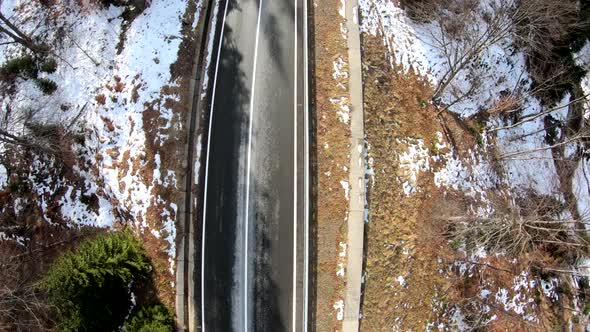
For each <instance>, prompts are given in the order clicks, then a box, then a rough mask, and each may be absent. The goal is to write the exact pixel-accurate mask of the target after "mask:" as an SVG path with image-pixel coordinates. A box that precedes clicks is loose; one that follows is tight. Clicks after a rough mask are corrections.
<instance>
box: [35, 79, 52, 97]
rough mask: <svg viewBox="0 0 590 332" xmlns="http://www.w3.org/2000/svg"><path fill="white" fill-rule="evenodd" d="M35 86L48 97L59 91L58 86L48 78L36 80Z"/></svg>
mask: <svg viewBox="0 0 590 332" xmlns="http://www.w3.org/2000/svg"><path fill="white" fill-rule="evenodd" d="M35 84H36V85H37V87H38V88H39V89H40V90H41V91H42V92H43V93H44V94H46V95H50V94H52V93H54V92H55V90H57V84H56V83H55V82H54V81H52V80H50V79H47V78H36V79H35Z"/></svg>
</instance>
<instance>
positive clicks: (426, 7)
mask: <svg viewBox="0 0 590 332" xmlns="http://www.w3.org/2000/svg"><path fill="white" fill-rule="evenodd" d="M406 7H408V10H409V12H411V16H412V17H413V18H414V19H415V20H419V21H422V22H431V24H432V25H433V26H434V27H435V29H432V30H431V33H430V38H429V39H430V41H431V42H432V44H431V46H432V47H434V48H436V49H437V50H438V51H439V52H440V54H441V55H442V56H443V58H444V65H443V68H444V69H443V71H442V72H440V73H439V74H438V75H437V80H438V83H437V84H436V86H435V87H434V92H433V94H432V100H433V101H435V102H436V103H440V98H441V97H442V95H443V94H445V93H446V94H447V95H450V96H451V99H450V100H446V101H445V102H446V103H445V105H444V107H443V108H442V110H441V111H440V112H443V111H445V110H447V109H448V108H449V107H450V106H452V105H454V104H456V103H458V102H461V101H462V100H464V99H466V98H468V97H471V96H474V95H476V94H477V93H478V92H479V89H480V78H481V74H480V73H479V72H478V70H477V67H478V66H479V60H480V59H481V56H482V55H483V54H484V53H485V52H486V51H487V50H489V49H490V47H492V46H493V45H496V44H498V43H500V42H502V41H504V42H507V43H508V42H510V43H513V44H514V45H515V46H517V47H519V48H520V49H521V50H523V51H524V52H525V53H526V54H534V55H535V56H543V57H546V58H549V56H548V54H549V53H550V52H551V51H552V47H553V45H552V42H554V41H555V40H558V39H563V37H564V36H565V35H567V34H568V33H570V32H571V31H574V30H575V29H580V28H581V27H582V26H583V24H582V23H580V20H579V18H578V11H579V9H578V7H577V3H576V2H574V1H569V0H563V1H560V0H496V1H492V2H486V3H484V2H481V1H479V0H443V1H416V2H412V3H411V4H407V5H406ZM510 38H511V39H510ZM551 66H554V64H551ZM558 72H559V73H561V74H564V73H567V71H565V70H561V71H559V70H558ZM549 73H550V74H549V76H547V77H543V80H542V81H540V82H537V86H536V87H535V88H534V90H535V91H523V90H522V89H518V86H515V89H514V90H513V91H512V93H511V94H510V98H506V99H507V100H508V101H511V100H513V99H517V100H518V99H522V98H523V96H520V95H514V94H515V93H516V92H520V93H523V94H525V95H532V94H539V93H541V92H542V91H546V90H547V89H549V88H551V87H553V86H557V85H558V84H559V83H561V82H557V81H556V80H555V79H556V74H555V73H556V71H555V68H554V69H553V70H552V71H550V72H549ZM458 76H462V77H467V78H468V79H469V80H470V81H471V82H470V85H469V86H468V88H465V87H464V86H463V87H455V86H454V84H455V82H456V80H457V77H458ZM521 76H522V75H521ZM521 78H522V77H521ZM518 83H519V84H520V83H521V80H520V79H519V82H518ZM512 105H518V103H513V104H512Z"/></svg>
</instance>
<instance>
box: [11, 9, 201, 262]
mask: <svg viewBox="0 0 590 332" xmlns="http://www.w3.org/2000/svg"><path fill="white" fill-rule="evenodd" d="M70 2H71V3H70ZM80 3H82V2H80ZM96 3H98V1H97V2H96ZM148 3H150V5H149V6H148V7H147V8H146V9H145V10H144V11H143V12H142V13H141V14H140V15H139V16H138V17H136V18H135V19H134V20H133V21H132V23H131V24H130V25H129V26H128V28H127V30H126V31H125V40H124V44H123V46H122V48H119V49H118V48H117V45H118V43H119V41H120V37H121V34H122V32H123V29H124V20H123V18H122V14H123V11H124V7H115V6H110V7H107V8H103V7H101V6H99V5H96V4H86V5H85V6H82V5H80V4H79V2H77V1H57V3H56V4H55V5H53V6H50V7H45V6H43V5H41V4H40V3H39V2H38V1H30V0H4V1H3V2H2V3H1V8H0V10H1V11H2V13H4V14H5V15H6V16H7V17H8V18H9V19H10V20H11V21H13V22H14V23H15V24H16V25H17V26H18V27H20V28H21V29H22V30H23V31H25V32H26V33H29V34H31V35H33V36H38V37H41V38H42V39H43V40H44V41H45V43H47V44H48V45H50V46H51V48H52V53H53V54H52V57H54V58H56V60H57V63H58V66H57V70H56V71H55V73H52V74H45V73H43V74H41V76H42V77H46V78H48V79H51V80H52V81H54V82H56V83H57V85H58V87H57V91H56V92H54V93H53V94H51V95H46V94H43V93H42V92H41V91H40V90H39V88H37V86H36V85H35V84H34V83H33V82H32V80H25V79H18V80H17V82H16V89H15V91H16V92H15V93H14V94H11V95H5V96H4V97H3V98H2V101H1V103H2V109H3V110H6V109H7V108H8V107H10V108H11V109H12V110H17V111H18V110H25V109H38V110H39V111H38V112H36V113H35V114H34V118H33V119H32V120H33V121H38V122H42V123H57V124H64V125H66V126H68V127H70V128H72V129H71V130H72V131H74V132H77V133H80V134H83V135H84V138H85V139H84V145H83V146H81V145H77V146H76V147H75V149H76V150H77V151H78V152H79V153H80V154H81V155H82V157H83V159H85V164H86V166H87V167H75V172H76V173H77V175H78V176H80V177H82V178H83V179H84V182H85V186H84V188H75V187H73V186H72V185H70V184H68V183H66V182H63V185H64V186H66V188H67V189H66V194H65V195H63V197H61V199H60V202H59V205H60V212H61V216H62V217H63V219H65V220H66V221H67V222H69V223H71V224H84V225H93V226H98V227H112V226H113V225H114V224H115V223H116V222H123V223H124V222H127V221H131V222H133V223H135V225H136V226H137V227H140V228H144V229H148V230H149V231H150V232H151V233H152V234H153V235H154V236H156V237H158V238H159V237H164V238H165V240H166V241H167V242H168V244H169V246H168V249H167V252H168V253H169V255H170V258H169V261H170V264H171V266H170V268H171V269H172V268H173V262H174V257H175V250H176V249H175V242H174V241H175V235H176V229H175V220H176V213H177V207H176V205H175V204H174V203H173V202H168V201H164V200H163V199H162V197H160V196H158V195H157V192H158V191H157V190H156V189H157V188H158V189H162V188H164V189H166V188H172V189H175V188H177V178H176V176H177V175H176V174H175V172H174V170H171V169H166V168H163V167H162V160H161V156H160V152H159V150H158V147H160V146H162V145H163V144H164V143H165V142H166V141H167V140H168V139H169V134H168V132H169V131H170V130H173V129H179V128H180V126H181V125H183V124H182V123H181V121H180V120H181V119H180V115H179V114H178V113H175V112H174V111H173V110H172V108H171V106H170V105H171V104H172V103H174V102H178V101H179V98H180V97H179V96H178V95H176V94H175V93H174V92H170V91H174V88H178V86H179V82H177V81H173V80H172V77H171V65H172V64H173V63H175V62H176V61H177V57H178V52H179V46H180V43H181V41H182V39H183V36H182V33H181V28H182V24H183V22H182V20H183V15H184V14H185V11H186V10H187V5H188V0H153V1H148ZM195 20H196V19H195ZM39 22H43V23H44V24H39ZM190 23H192V26H193V27H194V26H195V24H194V23H195V22H190ZM2 41H6V40H2ZM21 52H22V48H21V47H19V45H18V44H9V45H3V46H0V63H3V62H5V61H6V60H8V59H11V58H14V57H15V56H18V55H19V54H21ZM148 111H149V112H151V113H150V116H152V117H153V113H154V112H155V114H156V115H155V121H152V122H149V121H148V119H147V118H146V116H148ZM15 122H16V121H15ZM150 124H153V125H155V128H152V127H150V126H151V125H150ZM172 126H175V127H172ZM10 128H11V129H12V130H15V131H21V130H23V129H22V127H14V126H12V127H10ZM146 130H149V131H150V132H149V133H147V132H146ZM148 140H149V141H148ZM148 158H149V159H148ZM32 167H34V168H35V167H36V168H39V169H42V168H45V167H50V165H47V164H44V163H41V162H39V163H38V164H34V165H32ZM56 180H57V181H58V182H60V181H62V180H61V179H56ZM35 181H36V180H35ZM4 184H6V169H5V168H4V167H0V185H4ZM34 190H36V192H37V194H38V196H39V197H41V202H40V206H41V208H42V209H45V208H47V204H45V203H44V202H43V197H46V196H50V195H51V194H52V193H51V191H52V190H55V187H54V186H44V185H43V183H42V182H39V181H37V183H36V185H35V186H34ZM92 194H95V195H96V196H97V197H98V200H99V208H98V209H97V210H94V209H90V208H89V207H88V206H87V205H85V204H83V203H82V202H81V196H82V195H92ZM156 205H157V206H158V208H159V211H160V216H159V220H157V221H156V223H155V224H154V223H151V224H150V223H148V219H149V218H150V217H149V216H148V209H149V208H150V207H154V206H156ZM44 213H45V212H44ZM122 215H125V216H126V218H124V219H125V220H121V219H122V218H121V216H122ZM151 218H152V219H153V216H152V217H151ZM154 225H159V226H154ZM154 227H157V228H155V229H154Z"/></svg>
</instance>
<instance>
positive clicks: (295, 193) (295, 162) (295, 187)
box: [291, 0, 298, 332]
mask: <svg viewBox="0 0 590 332" xmlns="http://www.w3.org/2000/svg"><path fill="white" fill-rule="evenodd" d="M294 7H295V10H294V15H295V17H294V22H295V38H294V40H295V47H294V50H295V62H294V64H295V68H294V73H295V74H294V76H295V78H294V81H293V82H294V84H293V85H294V90H295V91H294V93H293V97H294V98H293V120H294V121H293V128H294V129H293V133H294V134H293V192H294V195H293V304H292V307H293V317H292V319H291V321H292V331H293V332H295V331H297V330H296V328H297V52H298V50H297V0H295V3H294Z"/></svg>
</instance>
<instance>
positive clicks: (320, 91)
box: [314, 0, 350, 331]
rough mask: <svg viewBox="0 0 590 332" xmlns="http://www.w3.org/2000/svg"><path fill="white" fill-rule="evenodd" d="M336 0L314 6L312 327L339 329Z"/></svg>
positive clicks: (341, 148) (343, 161) (341, 222)
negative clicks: (314, 252) (314, 286)
mask: <svg viewBox="0 0 590 332" xmlns="http://www.w3.org/2000/svg"><path fill="white" fill-rule="evenodd" d="M338 6H340V2H339V1H338V0H329V1H318V2H317V4H316V6H315V8H314V20H315V21H314V30H315V31H314V32H315V34H314V38H315V59H316V60H315V61H316V63H315V67H314V70H315V78H316V84H317V86H316V96H315V103H316V115H315V124H316V128H315V129H316V143H317V144H316V151H315V153H316V157H317V169H316V172H317V177H318V179H317V181H318V182H317V225H316V239H315V242H316V243H317V259H316V264H315V272H316V274H315V275H316V280H315V283H316V289H315V293H316V294H315V295H316V301H317V302H316V303H315V321H316V329H317V331H339V330H340V329H341V322H339V321H338V320H337V318H336V310H335V308H334V303H336V302H337V301H340V300H343V297H344V294H343V289H344V278H342V277H339V276H337V275H336V272H337V271H338V269H339V267H338V264H344V265H345V263H346V257H340V252H341V251H342V250H343V249H342V248H341V247H340V245H339V244H340V242H344V243H346V234H347V233H346V232H347V224H346V216H347V209H348V203H347V201H346V199H345V195H344V190H343V189H342V185H341V183H340V181H342V180H345V181H348V172H347V170H346V168H345V167H348V165H349V158H348V154H349V144H350V143H349V137H350V129H349V127H348V126H347V125H345V124H344V123H342V122H341V121H339V119H338V115H337V111H338V108H339V105H338V104H336V103H333V102H331V100H335V99H340V98H342V97H348V91H347V88H346V87H347V85H348V84H347V83H348V82H347V80H346V78H338V79H335V77H334V76H333V75H334V62H335V61H338V59H342V60H344V61H346V58H347V54H348V53H347V46H346V40H344V39H343V38H342V36H341V30H340V28H341V27H340V23H343V22H344V18H342V17H341V16H340V15H339V14H338V11H337V10H335V8H338Z"/></svg>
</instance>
